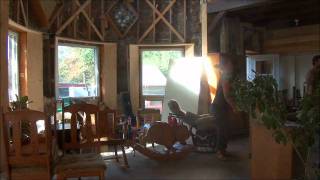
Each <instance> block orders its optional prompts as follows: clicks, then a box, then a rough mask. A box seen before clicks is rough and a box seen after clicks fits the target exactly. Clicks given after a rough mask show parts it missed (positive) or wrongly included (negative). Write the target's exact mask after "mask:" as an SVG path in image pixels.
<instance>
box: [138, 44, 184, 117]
mask: <svg viewBox="0 0 320 180" xmlns="http://www.w3.org/2000/svg"><path fill="white" fill-rule="evenodd" d="M183 56H184V49H182V48H174V49H169V48H163V49H142V50H141V54H140V57H141V69H142V71H141V82H142V88H141V91H142V92H141V94H142V102H143V103H144V104H143V106H144V107H145V108H156V109H160V111H162V103H163V98H164V95H165V89H166V84H167V77H168V73H169V69H170V65H172V64H173V63H174V61H177V60H179V59H180V58H182V57H183Z"/></svg>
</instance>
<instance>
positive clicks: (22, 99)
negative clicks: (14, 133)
mask: <svg viewBox="0 0 320 180" xmlns="http://www.w3.org/2000/svg"><path fill="white" fill-rule="evenodd" d="M30 103H32V101H29V98H28V96H18V95H16V101H12V102H10V107H9V110H10V111H21V110H25V109H28V104H30ZM30 135H31V132H30V124H29V123H28V122H25V121H22V123H21V139H22V144H28V143H29V141H30Z"/></svg>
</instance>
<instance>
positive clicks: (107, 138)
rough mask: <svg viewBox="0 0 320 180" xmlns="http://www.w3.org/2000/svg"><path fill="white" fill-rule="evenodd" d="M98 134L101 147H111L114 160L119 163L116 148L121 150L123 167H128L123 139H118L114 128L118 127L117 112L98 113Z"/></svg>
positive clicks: (107, 109)
mask: <svg viewBox="0 0 320 180" xmlns="http://www.w3.org/2000/svg"><path fill="white" fill-rule="evenodd" d="M99 123H100V124H99V133H100V142H101V144H102V145H107V146H112V147H113V148H114V153H115V158H116V160H117V162H119V157H118V150H117V149H118V146H120V148H121V150H122V157H123V161H124V165H125V167H129V164H128V160H127V156H126V152H125V149H124V146H125V144H126V140H125V139H124V138H123V137H119V135H117V133H116V128H117V125H118V119H117V112H116V110H113V109H110V108H108V107H107V108H105V109H104V110H102V111H101V112H100V116H99Z"/></svg>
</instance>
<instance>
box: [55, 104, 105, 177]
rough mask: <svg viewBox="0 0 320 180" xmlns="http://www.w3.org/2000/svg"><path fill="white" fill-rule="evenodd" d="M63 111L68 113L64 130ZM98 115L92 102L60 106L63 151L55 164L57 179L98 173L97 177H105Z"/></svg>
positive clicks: (96, 108) (97, 110)
mask: <svg viewBox="0 0 320 180" xmlns="http://www.w3.org/2000/svg"><path fill="white" fill-rule="evenodd" d="M66 112H69V113H71V120H70V124H69V125H70V126H69V130H68V131H66V129H67V127H68V126H67V125H68V124H66V123H65V119H64V113H66ZM98 115H99V108H98V106H96V105H92V104H85V103H81V104H73V105H70V106H68V107H63V112H62V127H63V129H62V131H63V138H62V141H63V142H62V149H63V151H64V155H63V156H62V158H61V159H60V161H59V163H58V164H57V166H56V168H55V172H56V174H57V180H62V179H66V178H71V177H78V178H79V177H88V176H98V177H99V178H100V180H102V179H104V178H105V170H106V168H107V166H106V164H105V162H104V161H103V159H102V157H101V156H100V154H99V153H100V150H99V149H100V142H99V138H98V130H97V127H99V121H98ZM68 153H69V154H68ZM70 153H71V154H70ZM72 153H73V154H72Z"/></svg>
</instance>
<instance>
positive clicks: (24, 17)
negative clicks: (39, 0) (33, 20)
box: [19, 0, 28, 26]
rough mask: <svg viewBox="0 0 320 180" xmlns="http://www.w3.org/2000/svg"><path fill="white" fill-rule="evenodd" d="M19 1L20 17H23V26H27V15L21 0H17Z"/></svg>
mask: <svg viewBox="0 0 320 180" xmlns="http://www.w3.org/2000/svg"><path fill="white" fill-rule="evenodd" d="M19 2H20V7H21V12H22V17H23V20H24V24H25V26H28V17H27V14H26V10H25V9H24V4H23V1H22V0H19Z"/></svg>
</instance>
